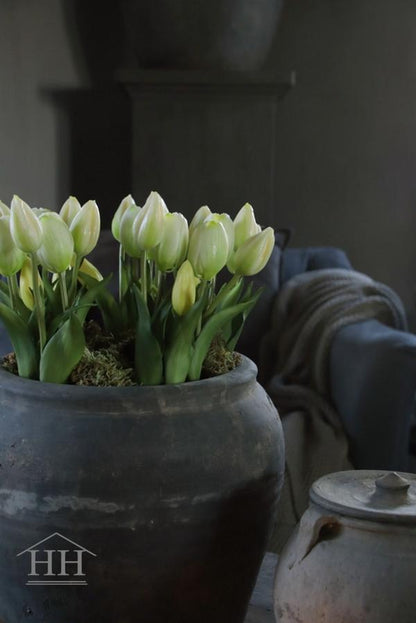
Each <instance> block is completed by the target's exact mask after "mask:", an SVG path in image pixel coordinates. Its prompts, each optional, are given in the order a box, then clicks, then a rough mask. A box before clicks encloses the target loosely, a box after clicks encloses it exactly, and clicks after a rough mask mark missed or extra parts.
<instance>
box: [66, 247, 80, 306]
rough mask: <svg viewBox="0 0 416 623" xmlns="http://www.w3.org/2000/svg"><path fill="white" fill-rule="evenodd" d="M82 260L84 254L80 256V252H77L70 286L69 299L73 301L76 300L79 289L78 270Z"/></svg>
mask: <svg viewBox="0 0 416 623" xmlns="http://www.w3.org/2000/svg"><path fill="white" fill-rule="evenodd" d="M81 262H82V256H79V255H78V254H76V255H75V262H74V265H73V267H72V279H71V285H70V288H69V300H70V301H71V303H72V301H73V300H74V297H75V293H76V291H77V281H78V272H79V267H80V266H81Z"/></svg>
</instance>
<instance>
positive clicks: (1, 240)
mask: <svg viewBox="0 0 416 623" xmlns="http://www.w3.org/2000/svg"><path fill="white" fill-rule="evenodd" d="M25 258H26V254H25V253H23V251H21V250H20V249H18V248H17V247H16V245H15V244H14V241H13V238H12V235H11V233H10V216H2V217H0V273H1V274H2V275H4V276H5V277H11V275H15V274H16V273H17V272H18V271H19V270H20V269H21V268H22V266H23V262H24V261H25Z"/></svg>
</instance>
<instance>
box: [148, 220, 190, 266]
mask: <svg viewBox="0 0 416 623" xmlns="http://www.w3.org/2000/svg"><path fill="white" fill-rule="evenodd" d="M188 239H189V234H188V221H187V220H186V218H185V217H184V216H183V215H182V214H179V212H173V213H172V214H171V213H170V212H168V213H167V214H165V216H164V218H163V227H162V239H161V241H160V243H159V245H158V246H157V247H156V249H155V251H156V252H155V261H156V263H157V266H158V268H159V270H162V271H168V270H173V269H174V268H176V267H177V266H180V265H181V264H182V262H183V261H184V259H185V257H186V251H187V249H188Z"/></svg>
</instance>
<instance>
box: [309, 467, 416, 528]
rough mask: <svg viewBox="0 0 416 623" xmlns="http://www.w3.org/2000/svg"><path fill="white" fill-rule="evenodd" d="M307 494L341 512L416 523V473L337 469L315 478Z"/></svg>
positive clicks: (364, 517)
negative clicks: (317, 478)
mask: <svg viewBox="0 0 416 623" xmlns="http://www.w3.org/2000/svg"><path fill="white" fill-rule="evenodd" d="M310 498H311V500H312V501H313V502H315V504H319V506H322V507H323V508H326V509H328V510H331V511H335V512H337V513H340V514H341V515H348V516H350V517H357V518H360V519H368V520H373V521H385V522H392V523H406V524H409V523H413V524H414V523H416V474H406V473H403V472H389V471H382V470H354V471H345V472H336V473H334V474H328V475H327V476H323V477H322V478H319V480H317V481H316V482H314V484H313V485H312V487H311V490H310Z"/></svg>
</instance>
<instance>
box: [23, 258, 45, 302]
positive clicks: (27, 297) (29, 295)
mask: <svg viewBox="0 0 416 623" xmlns="http://www.w3.org/2000/svg"><path fill="white" fill-rule="evenodd" d="M36 272H37V271H36ZM37 279H38V283H39V286H40V287H41V288H42V287H43V284H42V279H41V278H40V275H39V273H38V272H37ZM19 292H20V298H21V299H22V301H23V303H24V304H25V305H26V307H27V308H28V309H30V310H33V309H34V307H35V299H34V296H33V273H32V260H31V259H30V257H26V259H25V261H24V263H23V266H22V269H21V271H20V277H19Z"/></svg>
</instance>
